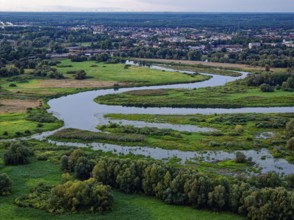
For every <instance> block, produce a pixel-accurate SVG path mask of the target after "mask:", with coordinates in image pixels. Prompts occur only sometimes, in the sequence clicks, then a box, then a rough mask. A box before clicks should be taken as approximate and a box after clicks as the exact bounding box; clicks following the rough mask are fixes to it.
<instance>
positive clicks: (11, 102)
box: [0, 99, 40, 114]
mask: <svg viewBox="0 0 294 220" xmlns="http://www.w3.org/2000/svg"><path fill="white" fill-rule="evenodd" d="M38 106H40V101H39V100H21V99H1V100H0V114H5V113H17V112H24V111H25V110H26V109H27V108H35V107H38Z"/></svg>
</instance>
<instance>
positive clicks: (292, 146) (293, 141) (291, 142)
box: [287, 137, 294, 150]
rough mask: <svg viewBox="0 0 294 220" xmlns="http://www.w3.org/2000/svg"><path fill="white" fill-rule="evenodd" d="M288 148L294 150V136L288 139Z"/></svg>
mask: <svg viewBox="0 0 294 220" xmlns="http://www.w3.org/2000/svg"><path fill="white" fill-rule="evenodd" d="M287 148H288V149H289V150H294V137H291V138H290V139H289V140H288V141H287Z"/></svg>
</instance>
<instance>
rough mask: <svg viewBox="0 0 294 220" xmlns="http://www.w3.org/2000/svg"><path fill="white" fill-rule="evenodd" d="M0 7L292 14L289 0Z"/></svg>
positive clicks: (121, 0)
mask: <svg viewBox="0 0 294 220" xmlns="http://www.w3.org/2000/svg"><path fill="white" fill-rule="evenodd" d="M0 5H1V8H0V12H190V13H192V12H194V13H293V12H294V1H292V0H258V1H256V0H247V1H241V0H206V1H205V2H204V1H202V0H201V1H200V0H194V1H191V0H182V1H180V2H179V1H177V0H158V1H156V0H108V1H107V0H99V1H97V0H84V1H78V0H72V1H68V0H64V1H63V2H61V1H60V0H50V1H49V0H44V1H41V2H40V1H37V0H22V1H21V2H20V1H19V0H9V1H8V0H0Z"/></svg>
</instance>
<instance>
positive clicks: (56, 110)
mask: <svg viewBox="0 0 294 220" xmlns="http://www.w3.org/2000/svg"><path fill="white" fill-rule="evenodd" d="M151 68H152V67H151ZM160 68H161V67H160ZM161 69H162V68H161ZM163 69H165V70H166V71H170V69H166V68H163ZM174 71H176V70H174ZM177 72H183V73H186V74H191V73H192V72H190V71H177ZM241 74H242V76H240V77H230V76H221V75H214V74H204V75H209V76H212V78H210V79H209V80H207V81H202V82H196V83H183V84H173V85H161V86H143V87H133V88H122V89H119V90H113V89H104V90H94V91H86V92H80V93H77V94H73V95H67V96H63V97H60V98H57V99H52V100H50V101H49V102H48V105H49V106H50V108H49V110H48V111H49V112H52V113H53V114H54V116H56V117H57V118H59V119H61V120H63V121H64V127H63V128H76V129H81V130H89V131H96V132H98V130H97V129H96V127H97V126H98V125H104V124H108V122H109V119H106V118H105V117H104V115H105V114H110V113H122V114H169V115H173V114H174V115H187V114H197V113H200V114H215V113H217V114H223V113H292V112H294V107H274V108H266V107H261V108H234V109H221V108H206V109H193V108H137V107H123V106H112V105H102V104H97V103H95V102H94V99H95V98H96V97H98V96H103V95H107V94H117V93H122V92H126V91H134V90H144V89H169V88H186V89H194V88H203V87H208V86H221V85H224V84H226V83H228V82H232V81H235V80H238V79H242V78H245V77H246V76H247V74H248V73H246V72H241ZM123 123H124V124H132V125H134V126H136V122H132V123H129V122H128V121H123ZM138 126H141V127H142V126H150V124H148V123H144V122H140V123H139V124H138ZM162 126H163V127H167V126H168V125H162ZM172 126H173V125H172ZM173 127H174V129H176V126H173ZM181 127H182V129H184V130H185V129H190V130H191V129H192V130H194V131H197V129H199V128H198V127H197V126H192V127H191V125H189V128H188V126H187V128H185V125H181ZM63 128H61V129H63ZM204 129H209V128H204ZM59 130H60V129H59ZM52 133H54V131H53V132H48V133H47V134H41V135H35V136H34V138H36V139H44V138H46V137H48V136H49V135H50V134H52ZM49 142H50V143H53V144H56V145H58V146H62V145H67V146H76V147H89V146H90V147H92V148H93V149H94V150H102V151H105V152H113V153H116V154H130V153H132V154H136V155H144V156H150V157H152V158H154V159H168V158H172V157H175V156H176V157H178V158H180V159H181V160H182V163H185V162H186V161H188V160H193V159H194V158H198V159H199V158H200V159H201V158H202V159H203V158H206V159H205V161H207V162H215V161H216V160H226V159H233V158H234V157H235V152H230V153H229V152H224V151H214V152H213V151H211V152H207V151H206V152H184V151H179V150H164V149H160V148H150V147H147V146H146V147H134V146H130V147H128V146H127V147H126V146H120V145H112V144H102V143H89V144H78V143H63V142H56V141H52V140H49ZM241 152H243V153H244V154H245V155H246V156H247V157H252V159H253V162H255V163H256V164H257V165H258V166H259V167H260V168H261V169H262V172H268V171H276V172H279V173H285V174H290V173H293V172H294V165H292V164H289V163H288V162H287V161H286V160H284V159H275V158H273V157H272V155H271V154H270V153H269V151H268V150H267V149H261V151H260V152H261V153H260V152H257V151H255V150H248V151H241ZM262 156H265V157H266V158H267V160H265V161H264V160H261V157H262Z"/></svg>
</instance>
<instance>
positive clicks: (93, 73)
mask: <svg viewBox="0 0 294 220" xmlns="http://www.w3.org/2000/svg"><path fill="white" fill-rule="evenodd" d="M78 70H85V71H86V73H87V75H88V76H89V77H91V78H90V79H91V80H98V81H107V82H109V81H110V82H117V83H127V84H129V85H159V84H172V83H183V82H196V81H202V80H206V79H207V77H206V76H202V75H196V76H189V75H185V74H182V73H177V72H166V71H160V70H153V69H149V68H145V67H138V66H128V67H127V68H125V64H104V63H97V62H95V61H86V62H80V63H77V62H71V61H70V60H63V61H62V62H61V63H60V64H59V65H58V71H60V72H61V73H63V74H64V75H65V76H67V77H71V78H73V76H71V75H70V74H67V72H68V71H78Z"/></svg>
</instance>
